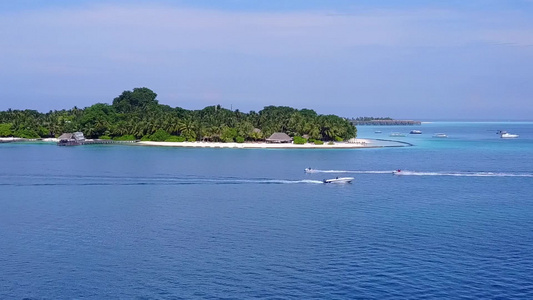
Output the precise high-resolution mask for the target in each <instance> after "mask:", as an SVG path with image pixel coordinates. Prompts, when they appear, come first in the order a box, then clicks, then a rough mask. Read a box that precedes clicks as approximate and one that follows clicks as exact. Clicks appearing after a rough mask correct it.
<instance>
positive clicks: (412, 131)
mask: <svg viewBox="0 0 533 300" xmlns="http://www.w3.org/2000/svg"><path fill="white" fill-rule="evenodd" d="M409 133H410V134H422V131H420V130H416V129H415V130H411V132H409Z"/></svg>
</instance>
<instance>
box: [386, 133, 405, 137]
mask: <svg viewBox="0 0 533 300" xmlns="http://www.w3.org/2000/svg"><path fill="white" fill-rule="evenodd" d="M389 136H391V137H404V136H405V134H403V133H401V132H392V133H391V134H389Z"/></svg>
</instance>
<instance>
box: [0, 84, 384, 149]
mask: <svg viewBox="0 0 533 300" xmlns="http://www.w3.org/2000/svg"><path fill="white" fill-rule="evenodd" d="M156 98H157V94H156V93H155V92H153V91H152V90H150V89H149V88H146V87H143V88H134V89H133V90H132V91H124V92H122V94H120V95H119V96H117V97H115V98H114V99H113V101H112V103H111V104H107V103H96V104H94V105H92V106H89V107H86V108H83V109H80V108H77V107H74V108H72V109H69V110H55V111H49V112H47V113H40V112H38V111H35V110H12V109H9V110H7V111H1V112H0V138H1V139H2V140H3V141H9V139H10V138H11V139H12V140H14V138H12V137H13V136H15V137H17V138H22V139H44V140H47V141H63V142H64V143H62V144H63V145H79V144H87V143H89V144H94V143H98V141H101V143H107V142H104V141H109V142H111V141H116V142H124V141H132V142H133V141H135V142H137V143H136V144H139V145H158V146H163V145H165V146H179V147H224V148H228V147H229V148H360V147H367V146H371V144H372V143H373V142H372V141H370V140H361V139H357V128H356V127H355V126H354V125H353V124H352V123H351V122H350V121H349V120H348V119H346V118H342V117H339V116H336V115H320V114H317V113H316V112H315V111H314V110H312V109H295V108H291V107H287V106H266V107H264V108H263V109H262V110H260V111H258V112H255V111H250V112H248V113H244V112H241V111H239V110H229V109H226V108H223V107H221V106H220V105H213V106H208V107H205V108H204V109H201V110H187V109H184V108H181V107H175V108H173V107H170V106H168V105H163V104H160V103H159V101H158V100H157V99H156ZM80 135H81V137H82V138H83V140H80V141H78V140H76V139H74V137H76V136H80ZM67 137H68V139H67ZM373 146H380V147H381V146H382V145H373Z"/></svg>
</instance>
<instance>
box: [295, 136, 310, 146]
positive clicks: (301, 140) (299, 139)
mask: <svg viewBox="0 0 533 300" xmlns="http://www.w3.org/2000/svg"><path fill="white" fill-rule="evenodd" d="M292 141H293V143H295V144H298V145H303V144H305V143H306V142H307V140H306V139H304V138H303V137H301V136H298V135H297V136H295V137H294V138H293V139H292Z"/></svg>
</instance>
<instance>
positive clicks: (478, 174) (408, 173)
mask: <svg viewBox="0 0 533 300" xmlns="http://www.w3.org/2000/svg"><path fill="white" fill-rule="evenodd" d="M307 173H350V174H394V175H398V176H456V177H533V173H518V172H513V173H506V172H470V171H468V172H463V171H438V172H417V171H409V170H401V171H400V172H397V170H390V171H379V170H378V171H356V170H318V169H312V170H311V172H307Z"/></svg>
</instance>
